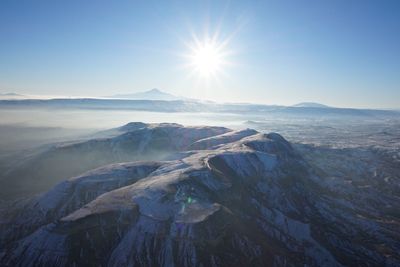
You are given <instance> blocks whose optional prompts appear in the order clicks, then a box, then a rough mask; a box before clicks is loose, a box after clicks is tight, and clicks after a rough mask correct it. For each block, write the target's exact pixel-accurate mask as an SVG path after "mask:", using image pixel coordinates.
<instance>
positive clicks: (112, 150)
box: [0, 122, 231, 199]
mask: <svg viewBox="0 0 400 267" xmlns="http://www.w3.org/2000/svg"><path fill="white" fill-rule="evenodd" d="M229 131H231V130H229V129H227V128H224V127H206V126H201V127H184V126H182V125H179V124H175V123H156V124H145V123H139V122H132V123H128V124H126V125H124V126H122V127H119V128H116V129H112V130H110V131H105V132H101V133H99V134H98V135H97V136H96V138H93V139H89V140H84V141H77V142H68V143H61V144H55V145H52V146H50V147H48V148H46V149H44V150H43V151H40V152H39V153H35V154H33V155H31V156H27V157H26V159H25V160H23V161H21V162H18V164H16V166H14V168H12V169H11V170H10V171H9V173H8V174H6V175H5V177H3V178H2V180H0V186H2V187H7V188H10V191H9V192H7V191H6V192H5V193H4V194H5V195H4V196H3V195H2V196H1V197H2V198H5V199H7V198H9V196H26V195H30V194H37V193H42V192H44V191H47V190H49V189H50V188H51V186H53V185H55V184H57V183H58V182H60V181H62V180H64V179H68V178H69V177H72V176H76V175H79V174H80V173H82V172H85V171H88V170H91V169H93V168H97V167H101V166H104V165H106V164H111V163H119V162H127V161H138V160H163V159H164V158H165V157H166V156H168V155H169V154H171V153H174V152H179V151H184V150H186V149H187V148H188V146H190V145H191V144H192V143H194V142H196V141H197V140H200V139H204V138H207V137H211V136H215V135H220V134H223V133H227V132H229ZM14 177H18V182H17V181H16V180H15V179H14ZM49 185H51V186H50V187H49ZM17 189H18V190H19V191H15V190H17ZM7 193H8V194H7Z"/></svg>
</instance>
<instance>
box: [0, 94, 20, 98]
mask: <svg viewBox="0 0 400 267" xmlns="http://www.w3.org/2000/svg"><path fill="white" fill-rule="evenodd" d="M24 97H25V96H24V95H20V94H17V93H0V98H3V99H16V98H24Z"/></svg>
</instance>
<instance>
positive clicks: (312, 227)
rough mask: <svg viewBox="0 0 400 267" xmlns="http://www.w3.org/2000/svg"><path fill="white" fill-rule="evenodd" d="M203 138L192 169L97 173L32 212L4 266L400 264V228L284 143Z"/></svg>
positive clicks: (120, 167) (234, 136)
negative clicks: (367, 213) (372, 214)
mask: <svg viewBox="0 0 400 267" xmlns="http://www.w3.org/2000/svg"><path fill="white" fill-rule="evenodd" d="M204 131H205V132H207V130H204ZM184 132H185V131H184ZM200 135H203V134H200ZM200 135H198V136H196V137H195V138H188V140H191V141H190V142H192V143H191V144H189V142H187V141H185V140H183V141H181V142H180V143H179V144H175V145H177V147H179V149H182V150H184V149H190V150H191V153H187V154H182V156H181V157H180V158H177V159H175V160H170V161H160V162H153V161H152V162H134V163H123V164H114V165H109V166H106V167H103V168H99V169H95V170H93V171H90V172H87V173H85V174H83V175H80V176H77V177H75V178H71V179H69V180H67V181H64V182H61V183H60V184H58V185H57V186H55V187H54V188H53V189H52V190H50V191H48V192H47V193H45V194H43V195H42V196H41V197H39V198H38V199H36V200H34V201H32V202H31V203H28V204H26V205H25V206H23V207H21V208H20V209H19V210H18V211H17V212H15V214H14V217H12V219H10V220H9V221H8V222H5V223H3V229H5V228H6V227H9V226H10V225H11V224H13V223H15V222H19V224H20V225H21V227H22V228H21V229H25V230H23V231H21V234H19V235H18V234H16V235H12V234H11V235H10V234H9V233H8V232H3V231H2V233H1V237H2V240H3V241H4V240H7V242H3V243H2V247H3V249H2V250H1V254H0V256H1V258H0V265H5V266H305V265H306V266H342V265H347V266H360V265H365V266H382V265H387V266H396V265H398V264H400V257H399V253H398V251H399V249H400V244H399V238H398V236H396V235H394V234H395V232H396V226H395V224H394V223H393V222H384V221H379V222H378V221H375V220H372V219H367V218H365V217H360V214H359V213H358V212H359V211H360V207H357V206H352V205H351V203H347V202H344V201H342V200H341V199H336V198H335V195H334V194H333V193H332V192H331V191H329V190H327V189H326V188H325V187H323V185H322V183H319V180H318V179H319V178H318V177H316V174H315V172H314V170H313V169H312V168H311V167H310V165H309V164H308V163H307V162H306V161H305V160H304V159H303V157H302V156H301V155H300V154H299V153H298V152H297V151H296V150H295V149H294V148H293V147H292V146H291V144H290V143H289V142H287V141H286V140H285V139H284V138H283V137H282V136H280V135H279V134H276V133H270V134H260V133H257V132H255V131H254V132H253V131H251V130H246V131H242V132H231V133H225V132H224V131H223V132H222V133H221V135H216V136H215V137H211V138H208V137H207V138H203V139H202V138H199V136H200ZM25 213H26V214H28V215H27V216H24V214H25ZM398 223H399V221H397V225H398ZM397 230H398V229H397ZM16 231H17V230H16ZM4 233H5V234H4ZM350 244H351V246H350ZM379 246H381V247H382V246H384V249H383V250H380V249H378V247H379ZM382 248H383V247H382Z"/></svg>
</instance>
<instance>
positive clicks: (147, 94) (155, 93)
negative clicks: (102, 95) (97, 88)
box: [108, 88, 182, 100]
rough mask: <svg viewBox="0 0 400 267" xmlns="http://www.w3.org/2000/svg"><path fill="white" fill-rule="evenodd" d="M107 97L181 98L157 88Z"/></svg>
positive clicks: (141, 98)
mask: <svg viewBox="0 0 400 267" xmlns="http://www.w3.org/2000/svg"><path fill="white" fill-rule="evenodd" d="M108 98H122V99H135V100H139V99H140V100H180V99H182V98H180V97H178V96H175V95H172V94H169V93H166V92H163V91H161V90H159V89H157V88H153V89H151V90H148V91H144V92H138V93H132V94H117V95H112V96H108Z"/></svg>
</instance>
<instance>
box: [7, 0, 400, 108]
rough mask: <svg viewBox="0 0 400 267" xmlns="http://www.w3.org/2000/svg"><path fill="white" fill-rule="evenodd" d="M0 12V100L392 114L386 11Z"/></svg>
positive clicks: (46, 8)
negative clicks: (194, 103)
mask: <svg viewBox="0 0 400 267" xmlns="http://www.w3.org/2000/svg"><path fill="white" fill-rule="evenodd" d="M306 3H307V2H305V1H288V2H281V1H249V2H248V1H246V2H241V1H219V2H211V1H190V2H181V1H173V2H157V1H118V3H116V2H112V3H110V2H104V1H95V2H94V1H84V2H82V1H68V2H54V1H35V2H25V1H2V2H1V3H0V22H1V25H2V26H1V27H0V36H1V37H0V38H1V42H0V58H1V60H0V92H3V93H7V92H16V93H20V94H26V95H48V96H67V97H68V96H87V97H101V96H107V95H114V94H126V93H135V92H141V91H146V90H148V89H151V88H160V89H161V90H163V91H166V92H168V93H171V94H174V95H177V96H184V97H188V98H196V99H201V100H212V101H217V102H241V103H243V102H246V103H262V104H276V105H293V104H296V103H301V102H317V103H323V104H325V105H328V106H335V107H353V108H379V109H382V108H383V109H388V108H390V109H399V108H400V102H399V101H398V99H400V90H399V84H400V76H399V75H398V73H400V63H399V62H400V52H399V47H400V34H399V31H400V30H399V29H400V17H399V16H398V14H399V11H400V3H398V2H396V1H383V2H378V1H332V2H317V1H316V2H313V4H312V5H309V4H306Z"/></svg>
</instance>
